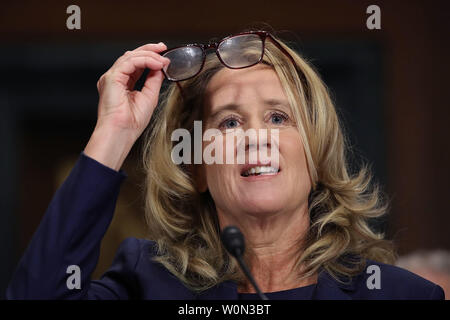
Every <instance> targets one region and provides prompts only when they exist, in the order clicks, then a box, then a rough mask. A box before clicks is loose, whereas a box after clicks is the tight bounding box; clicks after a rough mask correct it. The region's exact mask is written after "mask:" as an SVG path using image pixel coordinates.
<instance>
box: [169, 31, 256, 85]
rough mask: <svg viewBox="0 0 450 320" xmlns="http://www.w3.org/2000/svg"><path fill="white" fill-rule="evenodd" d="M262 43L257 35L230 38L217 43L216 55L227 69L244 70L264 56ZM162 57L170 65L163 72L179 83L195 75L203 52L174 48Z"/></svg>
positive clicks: (187, 48)
mask: <svg viewBox="0 0 450 320" xmlns="http://www.w3.org/2000/svg"><path fill="white" fill-rule="evenodd" d="M263 49H264V43H263V40H262V39H261V37H260V36H259V35H257V34H245V35H237V36H234V37H230V38H228V39H226V40H223V41H222V42H220V43H219V45H218V48H217V53H218V55H219V56H220V59H221V60H222V62H223V63H224V64H225V65H226V66H227V67H229V68H245V67H250V66H252V65H254V64H256V63H258V62H259V61H260V60H261V58H262V56H263V54H264V52H263V51H264V50H263ZM163 56H164V57H167V58H169V59H170V64H169V66H168V67H165V69H164V71H165V72H166V74H167V76H168V77H169V78H170V79H171V80H175V81H180V80H184V79H188V78H190V77H192V76H194V75H196V74H197V73H198V72H199V71H200V69H201V67H202V64H203V59H204V52H203V49H202V48H201V47H198V46H186V47H180V48H175V49H173V50H170V51H168V52H166V53H165V54H164V55H163Z"/></svg>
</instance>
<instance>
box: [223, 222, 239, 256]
mask: <svg viewBox="0 0 450 320" xmlns="http://www.w3.org/2000/svg"><path fill="white" fill-rule="evenodd" d="M220 238H221V239H222V243H223V245H224V246H225V249H227V251H228V252H229V253H230V254H231V255H232V256H233V257H235V258H237V257H238V256H241V255H242V254H244V251H245V240H244V235H243V234H242V232H241V230H239V228H238V227H235V226H228V227H226V228H224V229H223V231H222V234H221V235H220Z"/></svg>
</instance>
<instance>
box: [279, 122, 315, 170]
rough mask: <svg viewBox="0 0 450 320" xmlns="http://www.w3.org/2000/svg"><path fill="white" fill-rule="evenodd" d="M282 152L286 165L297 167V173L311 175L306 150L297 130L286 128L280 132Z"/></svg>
mask: <svg viewBox="0 0 450 320" xmlns="http://www.w3.org/2000/svg"><path fill="white" fill-rule="evenodd" d="M280 153H281V155H282V157H283V159H284V161H285V165H286V166H287V167H288V168H289V167H291V168H293V169H295V172H296V173H297V175H300V176H301V177H305V176H306V177H309V171H308V166H307V163H306V155H305V150H304V148H303V143H302V139H301V137H300V134H299V133H298V131H297V130H286V131H284V132H282V133H280Z"/></svg>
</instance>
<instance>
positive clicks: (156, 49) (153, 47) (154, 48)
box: [133, 42, 167, 52]
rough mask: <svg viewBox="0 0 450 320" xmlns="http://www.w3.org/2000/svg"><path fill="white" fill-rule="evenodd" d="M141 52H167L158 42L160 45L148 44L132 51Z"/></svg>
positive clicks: (163, 45) (164, 46) (165, 47)
mask: <svg viewBox="0 0 450 320" xmlns="http://www.w3.org/2000/svg"><path fill="white" fill-rule="evenodd" d="M142 50H146V51H154V52H162V51H165V50H167V46H166V45H165V44H164V43H162V42H160V43H148V44H144V45H143V46H140V47H138V48H136V49H134V50H133V51H142Z"/></svg>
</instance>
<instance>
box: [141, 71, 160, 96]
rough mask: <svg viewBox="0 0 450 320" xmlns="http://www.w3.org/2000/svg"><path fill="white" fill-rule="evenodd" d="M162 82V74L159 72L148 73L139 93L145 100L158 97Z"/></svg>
mask: <svg viewBox="0 0 450 320" xmlns="http://www.w3.org/2000/svg"><path fill="white" fill-rule="evenodd" d="M163 80H164V74H163V73H162V71H161V70H152V71H150V72H149V73H148V75H147V78H146V79H145V83H144V86H143V87H142V89H141V92H142V93H143V94H144V95H145V96H146V97H147V98H152V97H158V95H159V91H160V89H161V85H162V82H163Z"/></svg>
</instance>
